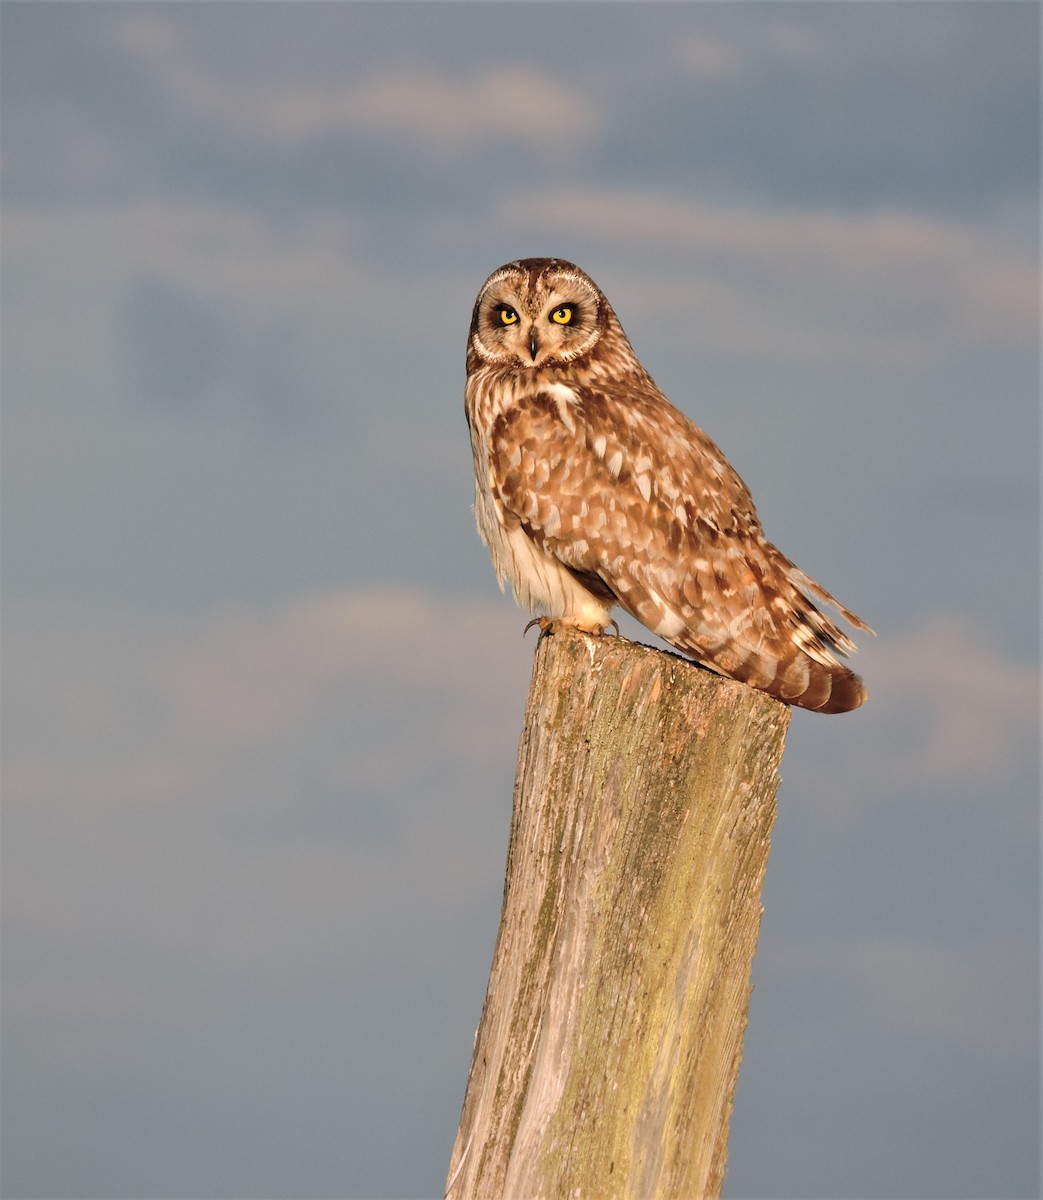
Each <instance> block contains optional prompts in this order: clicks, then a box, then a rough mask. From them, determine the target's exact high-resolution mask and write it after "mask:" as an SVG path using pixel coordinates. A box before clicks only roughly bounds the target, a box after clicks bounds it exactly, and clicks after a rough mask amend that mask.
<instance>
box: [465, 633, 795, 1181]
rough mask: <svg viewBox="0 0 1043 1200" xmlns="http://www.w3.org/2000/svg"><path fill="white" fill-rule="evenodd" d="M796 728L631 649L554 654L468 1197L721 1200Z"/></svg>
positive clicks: (473, 1136)
mask: <svg viewBox="0 0 1043 1200" xmlns="http://www.w3.org/2000/svg"><path fill="white" fill-rule="evenodd" d="M788 723H789V709H788V708H787V707H786V706H785V705H783V704H781V703H779V702H778V701H777V700H774V699H772V698H771V697H770V696H766V695H764V694H763V693H761V692H757V691H754V690H753V689H752V688H749V687H746V686H744V685H742V684H739V683H733V682H732V681H731V680H726V679H721V678H719V677H717V676H715V675H712V674H710V673H709V672H707V671H703V670H701V669H699V668H698V667H696V666H694V665H692V664H691V663H688V662H685V661H684V660H682V659H679V658H676V657H674V656H673V655H669V654H664V653H661V652H660V651H658V650H653V649H650V648H649V647H646V646H639V645H635V644H634V643H632V642H628V641H626V640H624V639H623V638H616V637H603V638H590V637H586V636H584V635H583V634H580V633H577V632H575V631H572V630H564V631H562V632H559V633H556V634H554V635H553V636H550V637H545V638H543V639H542V640H541V641H540V644H539V646H538V648H537V651H536V661H535V667H534V671H533V678H532V685H531V688H530V691H529V701H528V707H527V710H526V714H525V728H524V731H523V733H522V740H521V747H520V750H519V756H518V773H517V778H516V782H515V791H514V816H513V820H512V824H511V837H510V849H509V851H508V860H507V879H506V884H505V888H504V901H503V911H502V914H501V918H500V931H499V935H498V937H497V941H496V950H495V954H494V957H493V965H492V973H491V976H490V979H489V989H488V992H487V994H486V998H485V1007H484V1009H483V1011H482V1019H481V1023H480V1025H479V1027H478V1033H477V1036H476V1039H475V1048H474V1058H473V1060H472V1063H471V1073H470V1077H469V1079H468V1084H467V1094H466V1097H465V1100H464V1106H463V1113H462V1116H461V1120H460V1128H459V1131H458V1133H457V1137H456V1144H455V1146H454V1148H453V1155H452V1160H451V1163H450V1168H449V1180H448V1183H447V1185H446V1194H447V1196H448V1197H449V1198H450V1200H536V1198H537V1197H541V1198H545V1200H564V1198H565V1197H579V1198H581V1200H612V1198H615V1197H618V1198H620V1200H654V1198H659V1200H699V1198H701V1197H716V1196H719V1194H720V1188H721V1183H722V1180H723V1178H724V1169H725V1163H726V1159H727V1144H728V1120H729V1116H730V1113H731V1105H732V1096H733V1093H734V1090H735V1081H736V1078H737V1076H738V1070H739V1061H740V1059H741V1057H742V1035H743V1031H744V1029H745V1025H746V1013H747V1006H748V1002H749V993H750V983H749V980H750V968H751V965H752V960H753V955H754V951H755V950H756V945H757V931H758V927H759V924H760V914H761V903H760V894H761V883H762V881H763V878H764V870H765V867H766V865H767V858H768V849H769V839H770V835H771V828H772V824H773V822H774V818H775V791H776V788H777V786H778V765H779V761H780V759H781V757H782V750H783V745H784V742H785V735H786V728H787V725H788Z"/></svg>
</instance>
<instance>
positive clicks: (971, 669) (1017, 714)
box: [865, 613, 1040, 785]
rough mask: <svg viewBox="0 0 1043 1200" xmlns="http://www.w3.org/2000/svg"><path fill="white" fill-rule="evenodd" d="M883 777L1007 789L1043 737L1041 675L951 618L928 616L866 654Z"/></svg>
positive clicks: (973, 626)
mask: <svg viewBox="0 0 1043 1200" xmlns="http://www.w3.org/2000/svg"><path fill="white" fill-rule="evenodd" d="M865 657H866V666H865V671H866V674H867V676H870V677H871V679H872V686H871V691H870V694H871V697H872V705H871V706H870V707H867V708H866V710H865V711H866V715H867V719H868V721H869V722H870V723H871V724H872V725H873V726H874V727H875V737H876V740H877V741H878V742H879V743H880V744H882V745H886V746H887V747H888V752H887V756H886V758H885V759H884V760H883V761H882V762H881V763H880V764H879V765H878V772H879V774H880V775H881V776H882V777H885V778H887V779H889V780H895V781H897V780H904V781H906V782H913V781H917V782H920V783H933V784H942V785H945V784H949V785H951V784H960V783H962V784H966V783H968V782H972V781H973V782H975V783H978V784H987V783H989V781H992V782H994V783H997V784H998V783H1000V782H1001V781H1002V780H1004V779H1005V778H1007V777H1008V776H1009V774H1010V773H1011V772H1012V771H1017V770H1018V769H1019V768H1022V767H1024V765H1025V764H1026V762H1027V761H1030V760H1031V756H1032V748H1033V747H1034V746H1035V745H1036V744H1037V741H1038V733H1039V701H1040V692H1039V685H1040V680H1039V672H1038V669H1037V667H1036V666H1035V665H1034V664H1032V663H1029V662H1024V661H1017V660H1014V659H1011V658H1009V657H1008V656H1006V655H1004V654H1003V653H1001V652H1000V651H999V650H998V649H997V648H996V647H994V646H992V645H990V642H989V638H988V635H987V631H983V630H982V629H981V628H980V627H979V626H978V625H976V624H975V623H973V622H972V621H970V620H969V619H967V618H964V617H961V616H958V615H956V614H952V613H936V614H931V615H926V616H924V617H922V618H921V619H920V620H919V621H918V622H917V623H916V625H915V626H914V627H913V628H912V629H910V630H908V631H907V632H905V633H904V634H902V635H901V636H899V637H886V636H885V637H884V638H882V639H881V641H880V643H879V644H878V645H876V646H874V647H872V648H871V649H870V650H869V651H868V652H867V654H866V656H865Z"/></svg>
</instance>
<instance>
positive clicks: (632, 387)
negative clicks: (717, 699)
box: [465, 258, 871, 713]
mask: <svg viewBox="0 0 1043 1200" xmlns="http://www.w3.org/2000/svg"><path fill="white" fill-rule="evenodd" d="M465 409H466V413H467V423H468V425H469V427H470V432H471V448H472V451H473V453H474V468H475V506H474V511H475V518H476V520H477V524H478V532H479V533H480V535H481V537H482V540H483V541H484V542H485V544H486V546H487V547H488V548H489V552H490V554H491V555H492V560H493V565H494V566H495V568H496V574H497V577H498V579H499V581H500V586H501V588H502V587H503V585H504V583H505V582H509V583H510V585H511V588H512V590H513V591H514V594H515V597H516V598H517V600H518V602H519V603H520V604H521V605H522V606H523V607H525V608H527V609H529V611H530V612H533V613H538V614H542V615H541V618H540V624H541V626H542V627H543V629H544V630H545V631H553V629H554V628H555V627H556V626H561V625H563V626H575V627H576V628H578V629H581V630H584V631H585V632H587V633H591V634H601V633H603V632H604V631H605V630H606V629H607V628H608V627H609V626H610V625H612V624H613V621H612V617H611V611H612V608H613V606H615V605H619V606H620V607H621V608H623V609H624V610H625V611H626V612H628V613H630V614H631V616H633V617H636V618H637V620H638V621H640V622H641V624H642V625H644V626H646V628H648V629H650V630H651V631H652V632H653V633H656V634H658V635H659V636H660V637H661V638H663V640H664V641H666V642H668V643H669V644H670V645H671V646H673V647H675V648H676V649H677V650H680V651H681V652H683V653H684V654H686V655H689V656H690V657H691V658H693V659H695V661H696V662H698V663H701V664H702V665H703V666H704V667H708V668H709V669H710V670H712V671H716V672H718V673H719V674H721V675H727V676H729V677H730V678H732V679H738V680H741V681H742V682H744V683H747V684H749V685H750V686H751V687H755V688H759V689H761V690H762V691H764V692H767V693H768V694H769V695H772V696H775V697H777V698H778V699H779V700H782V701H784V702H785V703H787V704H795V705H799V706H800V707H801V708H808V709H813V710H815V711H817V712H830V713H831V712H846V711H848V710H849V709H852V708H857V707H858V706H859V705H860V704H861V703H862V702H863V700H865V696H866V693H865V688H864V687H863V686H862V681H861V680H860V679H859V678H858V676H857V675H855V674H853V673H852V672H851V671H850V670H849V669H848V668H847V667H845V666H844V665H843V664H842V663H841V662H840V659H839V657H838V656H840V655H847V654H849V653H851V652H852V651H853V650H854V649H855V646H854V643H853V642H852V641H851V639H850V638H849V637H848V636H847V634H846V633H844V632H843V630H841V629H840V628H838V626H837V625H836V624H834V622H833V621H831V620H830V619H829V618H828V617H826V616H825V615H824V614H823V613H822V612H821V611H820V610H819V609H818V608H817V607H816V606H815V604H814V603H813V601H812V599H811V597H815V598H816V599H818V600H819V601H822V602H824V603H825V604H828V605H831V606H832V607H833V608H835V609H836V610H837V611H838V612H839V613H840V614H841V615H842V616H843V617H844V618H845V619H846V620H847V621H848V623H849V624H851V625H852V626H855V627H857V628H858V629H863V630H866V631H868V632H871V630H869V626H868V625H866V624H864V623H863V622H862V621H860V620H859V618H858V617H856V616H854V614H853V613H850V612H848V610H847V609H846V608H844V607H843V606H842V605H840V604H839V603H838V602H837V601H836V600H835V599H834V598H833V597H832V596H831V595H830V594H829V592H827V591H826V590H825V588H823V587H820V586H819V585H818V584H817V583H815V582H814V580H812V579H810V578H809V577H808V576H807V575H805V574H804V572H803V571H801V570H800V569H799V568H798V567H796V566H795V565H794V564H793V563H792V562H790V560H789V559H788V558H787V557H786V556H785V555H784V554H783V553H782V552H781V551H780V550H777V549H776V548H775V546H773V545H772V544H771V542H769V541H767V540H766V538H765V537H764V533H763V531H762V530H761V525H760V521H759V520H758V518H757V513H756V510H755V509H754V506H753V500H752V499H751V498H750V493H749V491H748V490H747V488H746V485H745V484H744V483H743V481H742V480H741V479H740V478H739V476H738V474H737V473H736V472H735V471H734V470H733V469H732V468H731V466H729V464H728V462H727V461H726V460H725V457H724V455H723V454H722V453H721V451H720V450H719V449H718V448H717V446H716V445H715V444H714V443H713V442H712V441H711V440H710V439H709V438H708V437H707V436H706V434H705V433H703V431H702V430H701V429H699V428H697V427H696V426H695V425H694V424H693V423H692V422H691V421H690V420H688V418H687V417H686V416H684V414H683V413H681V412H680V411H679V410H678V409H676V408H675V407H674V406H673V405H672V404H671V403H670V402H669V401H668V400H667V399H666V397H665V396H664V395H663V393H662V392H661V391H660V390H659V388H658V387H656V385H655V383H654V381H653V380H652V377H651V375H649V373H648V372H647V371H646V370H645V368H644V367H643V366H642V365H641V363H640V362H639V361H638V359H637V356H636V355H635V353H634V351H633V349H632V348H631V346H630V342H629V341H628V340H627V336H626V334H625V333H624V332H623V327H622V326H621V325H620V323H619V320H618V318H617V317H616V314H615V313H614V312H613V311H612V307H611V306H610V305H609V302H608V300H607V299H606V298H605V296H604V294H603V293H602V291H601V289H600V288H599V287H598V286H597V285H596V284H595V283H594V281H593V280H592V279H590V278H589V276H587V275H586V274H585V273H584V272H583V271H581V270H580V268H579V267H577V266H574V265H573V264H572V263H570V262H566V261H564V260H563V259H557V258H526V259H520V260H519V261H517V262H512V263H508V264H507V265H506V266H503V267H500V269H499V270H498V271H494V272H493V273H492V275H490V276H489V278H488V279H487V280H486V281H485V284H484V285H483V287H482V290H481V291H480V292H479V293H478V299H477V300H476V301H475V305H474V312H473V313H472V316H471V330H470V334H469V336H468V341H467V387H466V391H465Z"/></svg>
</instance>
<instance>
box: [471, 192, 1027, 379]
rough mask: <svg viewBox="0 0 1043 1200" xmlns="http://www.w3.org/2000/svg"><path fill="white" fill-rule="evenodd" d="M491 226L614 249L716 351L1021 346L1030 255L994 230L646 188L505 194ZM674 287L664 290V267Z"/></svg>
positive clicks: (648, 302) (889, 353)
mask: <svg viewBox="0 0 1043 1200" xmlns="http://www.w3.org/2000/svg"><path fill="white" fill-rule="evenodd" d="M490 220H491V223H492V224H493V225H494V227H496V228H498V229H500V228H503V229H508V228H509V229H511V230H513V231H515V236H517V231H518V230H532V231H539V232H540V233H541V235H542V236H544V237H546V236H547V235H548V233H549V232H550V231H553V235H554V239H555V241H556V242H559V243H560V241H561V240H562V239H563V238H573V239H582V241H584V242H586V243H594V244H600V245H602V246H604V247H605V248H606V250H605V252H606V257H609V251H610V250H611V252H612V253H613V254H614V255H616V256H617V257H618V252H619V251H618V248H619V246H620V245H624V246H627V247H628V255H627V258H628V260H629V262H630V263H632V264H635V267H636V269H639V268H640V263H641V261H642V257H644V259H645V261H647V260H648V258H649V256H650V257H651V270H650V271H649V275H650V276H651V275H652V274H654V275H655V278H654V279H653V278H651V277H650V278H649V281H648V283H647V284H646V285H645V286H644V287H643V288H640V289H639V291H638V303H639V304H643V305H644V307H645V309H646V310H647V308H648V306H656V307H657V308H659V309H661V310H663V311H668V312H669V311H674V310H676V309H677V308H678V306H679V305H681V304H684V305H687V306H688V307H689V309H690V308H691V306H693V305H694V307H695V311H696V314H697V320H696V322H695V327H696V328H697V330H698V332H699V335H700V336H701V337H702V338H704V339H705V340H706V341H707V342H709V343H711V344H712V345H713V346H715V347H717V348H720V349H724V350H728V349H732V350H740V349H741V350H743V351H746V352H749V351H751V350H753V351H755V352H761V353H773V354H778V355H782V356H785V357H794V356H797V357H801V358H812V359H818V360H825V361H828V360H830V359H837V358H845V357H853V358H856V359H861V360H869V361H873V362H877V363H879V362H881V361H891V362H896V361H897V362H902V363H909V362H917V361H921V360H923V359H924V358H925V357H926V356H930V355H932V354H937V353H940V352H943V351H945V352H948V351H951V350H952V349H953V348H954V347H960V348H961V349H966V348H968V347H970V348H993V349H1013V348H1019V349H1031V348H1032V347H1034V346H1035V344H1036V341H1037V337H1038V324H1039V276H1038V270H1037V267H1036V262H1035V257H1034V253H1033V250H1032V246H1030V245H1026V244H1025V243H1024V241H1023V239H1022V238H1020V237H1018V236H1015V235H1014V234H1013V233H1012V232H1010V231H1008V230H1005V229H1003V228H1001V227H991V226H989V225H988V224H986V223H974V222H967V221H961V220H957V219H954V218H945V217H940V216H924V215H920V214H916V213H912V212H898V211H869V212H845V211H841V210H838V209H837V210H834V209H825V210H811V209H804V210H787V209H771V208H763V209H758V208H753V207H737V206H723V205H720V204H716V203H711V202H704V201H696V200H691V199H689V198H687V197H683V196H680V195H678V194H675V193H672V192H670V191H666V190H663V189H651V188H647V189H646V188H612V187H569V188H564V189H541V190H540V191H539V192H522V193H518V192H514V193H512V194H511V195H510V196H509V197H501V199H500V200H499V202H498V204H497V205H496V207H495V208H494V210H493V212H492V214H491V217H490ZM667 258H668V259H669V263H670V266H671V268H672V271H673V272H674V273H676V270H677V267H678V264H679V263H688V264H690V275H691V276H694V278H695V280H696V282H695V283H694V284H693V282H692V279H691V278H688V279H686V280H684V281H683V282H676V283H671V282H669V281H668V280H664V278H663V277H662V276H663V270H662V268H663V265H664V260H666V259H667Z"/></svg>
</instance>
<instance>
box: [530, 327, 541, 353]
mask: <svg viewBox="0 0 1043 1200" xmlns="http://www.w3.org/2000/svg"><path fill="white" fill-rule="evenodd" d="M539 352H540V339H539V337H538V336H537V334H536V326H535V325H534V326H533V327H532V328H531V329H530V330H529V353H530V354H531V355H532V361H533V362H535V361H536V355H537V354H539Z"/></svg>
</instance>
